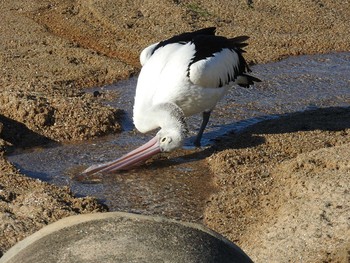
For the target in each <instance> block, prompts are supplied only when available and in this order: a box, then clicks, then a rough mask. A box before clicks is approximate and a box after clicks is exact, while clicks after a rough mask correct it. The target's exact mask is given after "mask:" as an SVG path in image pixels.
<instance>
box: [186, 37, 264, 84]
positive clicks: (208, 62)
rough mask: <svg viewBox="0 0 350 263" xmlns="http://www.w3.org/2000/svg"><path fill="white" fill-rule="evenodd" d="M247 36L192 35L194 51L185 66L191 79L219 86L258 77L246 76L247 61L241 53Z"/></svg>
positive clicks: (251, 81)
mask: <svg viewBox="0 0 350 263" xmlns="http://www.w3.org/2000/svg"><path fill="white" fill-rule="evenodd" d="M248 38H249V37H247V36H239V37H235V38H226V37H222V36H214V35H197V36H195V37H194V38H193V39H192V44H193V45H195V50H196V52H195V54H194V57H193V59H192V61H191V63H190V64H189V66H188V73H187V76H188V77H189V78H190V80H191V81H192V82H193V83H195V84H198V85H201V86H204V87H222V86H225V85H227V84H228V83H230V82H232V81H235V80H236V79H237V78H238V79H237V81H236V83H237V84H238V85H241V86H245V87H246V86H249V85H251V84H253V83H254V82H258V81H260V80H259V79H257V78H255V77H252V76H249V75H247V74H246V73H247V72H250V69H249V67H248V64H247V62H246V61H245V59H244V57H243V55H242V53H244V50H243V47H245V46H247V45H248V44H247V43H245V42H244V41H246V40H247V39H248Z"/></svg>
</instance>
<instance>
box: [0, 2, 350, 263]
mask: <svg viewBox="0 0 350 263" xmlns="http://www.w3.org/2000/svg"><path fill="white" fill-rule="evenodd" d="M7 2H8V3H7ZM7 2H5V1H2V2H1V3H0V12H1V17H2V22H1V27H0V33H1V35H2V38H1V39H0V64H1V66H2V68H1V70H2V74H1V78H0V87H1V88H2V92H1V95H0V102H1V103H0V112H1V115H0V122H1V123H2V125H0V130H1V150H2V151H1V159H0V160H1V171H0V216H1V221H0V222H1V223H0V251H1V252H0V255H1V253H3V252H4V251H6V250H7V249H8V248H9V247H10V246H12V245H13V244H15V243H16V242H17V241H19V240H21V239H22V238H24V237H25V236H27V235H29V234H31V233H32V232H34V231H36V230H38V229H40V228H41V227H42V226H44V225H46V224H48V223H50V222H53V221H56V220H58V219H59V218H62V217H65V216H68V215H72V214H77V213H88V212H98V211H104V210H105V209H106V208H105V207H103V206H101V205H99V204H98V203H97V201H96V200H95V199H94V198H90V197H89V198H76V197H74V196H73V195H72V194H71V193H70V191H69V189H61V188H58V187H56V186H52V185H49V184H47V183H43V182H40V181H38V180H33V179H30V178H28V177H26V176H25V175H23V174H21V173H20V171H17V170H16V169H15V168H14V167H13V166H12V165H11V164H10V163H8V162H7V161H6V152H7V151H11V149H12V148H14V147H31V146H35V145H42V144H44V143H47V142H69V141H74V140H86V139H89V138H93V137H96V136H102V135H104V134H110V133H117V132H119V131H120V125H119V124H118V120H119V116H120V111H118V110H115V109H113V108H111V107H108V106H105V105H103V104H102V103H101V102H102V101H103V100H104V99H105V97H113V96H117V94H110V93H106V94H102V96H98V97H94V96H93V95H92V94H87V93H84V92H82V89H83V88H87V87H93V86H101V85H105V84H109V83H112V82H115V81H117V80H120V79H125V78H127V77H129V76H132V75H134V74H136V73H137V72H138V70H139V67H140V65H139V63H138V54H139V52H140V50H141V49H142V48H143V47H145V46H146V45H148V44H150V43H153V42H155V41H158V40H159V39H161V38H164V37H167V36H170V35H172V34H174V33H178V32H182V31H186V30H191V29H193V28H199V27H204V26H217V27H218V32H219V33H220V34H223V35H229V36H234V35H240V34H246V35H249V36H251V39H250V45H249V46H248V47H247V58H248V60H249V61H250V62H251V63H265V62H268V61H275V60H279V59H281V58H284V57H286V56H291V55H300V54H315V53H328V52H335V51H349V50H350V41H349V40H350V39H349V38H350V32H349V31H350V27H349V20H348V17H350V9H349V7H348V5H347V4H346V3H344V1H333V2H332V3H326V2H322V1H309V2H308V1H307V2H305V1H301V2H295V1H283V3H272V2H271V3H270V2H266V1H264V2H262V1H253V4H252V5H247V2H246V1H239V2H237V3H232V1H220V4H218V2H217V1H211V2H208V1H203V2H202V1H198V2H196V4H189V3H187V2H182V1H174V2H168V1H160V2H159V1H157V6H158V8H159V9H157V10H155V8H154V2H152V1H151V2H145V3H144V2H140V3H139V2H138V1H135V2H133V3H126V2H123V1H121V2H118V3H115V2H112V1H31V3H29V2H26V1H23V0H15V1H7ZM218 6H220V8H218ZM222 6H225V8H222ZM348 120H349V109H339V108H333V109H332V108H331V109H327V110H326V111H323V110H319V111H316V112H307V113H305V114H299V115H298V114H296V115H293V116H291V117H289V118H287V119H281V120H278V121H275V122H274V121H270V122H266V123H262V124H259V125H256V126H254V127H253V128H252V129H251V130H249V131H247V132H245V133H244V134H241V135H240V136H238V137H236V136H234V135H232V136H228V137H227V141H223V142H218V143H217V145H216V148H215V150H216V151H215V152H213V153H211V154H210V156H208V157H207V158H206V159H204V161H203V162H201V164H200V165H203V163H204V164H205V165H207V166H208V168H209V169H210V170H211V172H212V173H213V177H214V183H215V184H216V185H217V187H218V189H219V191H218V192H217V193H216V194H214V195H213V196H212V197H211V198H210V199H209V200H208V203H207V205H206V208H205V214H204V223H205V224H206V225H207V226H209V227H210V228H213V229H214V230H216V231H218V232H219V233H221V234H223V235H225V236H226V237H228V238H229V239H230V240H232V241H235V242H237V243H238V244H239V245H240V246H242V248H243V249H244V250H245V251H246V252H247V253H248V255H250V256H251V257H252V258H253V259H255V260H256V261H257V262H294V261H302V262H322V261H324V262H347V260H349V251H350V246H349V244H350V240H349V237H350V233H349V227H348V224H349V217H350V216H349V211H350V209H349V205H348V204H349V201H350V197H349V191H348V189H347V186H348V185H349V178H350V177H349V161H348V156H349V152H348V149H349V147H348V146H349V143H350V141H349V134H348V133H349V123H348ZM116 123H117V124H116ZM48 165H49V164H48Z"/></svg>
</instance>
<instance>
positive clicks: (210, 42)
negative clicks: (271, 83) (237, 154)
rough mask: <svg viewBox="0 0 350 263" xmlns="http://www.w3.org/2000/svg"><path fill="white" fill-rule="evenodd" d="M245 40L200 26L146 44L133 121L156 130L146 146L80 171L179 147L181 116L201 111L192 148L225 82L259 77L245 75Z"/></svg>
mask: <svg viewBox="0 0 350 263" xmlns="http://www.w3.org/2000/svg"><path fill="white" fill-rule="evenodd" d="M246 39H248V37H245V36H242V37H236V38H232V39H229V38H226V37H220V36H215V28H205V29H201V30H198V31H194V32H189V33H183V34H180V35H177V36H174V37H172V38H170V39H167V40H164V41H161V42H158V43H155V44H152V45H150V46H148V47H146V48H145V49H144V50H143V51H142V52H141V55H140V62H141V65H142V69H141V72H140V75H139V78H138V82H137V87H136V94H135V103H134V109H133V110H134V116H133V120H134V124H135V127H136V129H137V130H139V131H140V132H142V133H146V132H149V131H151V130H154V129H157V128H160V130H159V132H158V133H157V135H156V136H155V138H153V139H152V140H151V141H150V142H148V143H147V144H146V145H144V146H141V147H140V148H138V149H136V150H134V151H133V152H131V153H129V154H127V155H125V156H123V157H121V158H119V159H117V160H115V161H113V162H110V163H107V164H103V165H99V166H93V167H90V168H89V169H87V170H86V171H85V173H88V174H92V173H95V172H111V171H115V170H120V169H127V168H130V167H132V166H133V165H135V164H137V163H139V162H141V161H143V160H145V159H147V158H149V157H150V156H151V155H153V154H155V153H158V152H160V151H163V152H167V151H172V150H174V149H176V148H179V147H181V145H182V143H183V140H184V138H185V136H186V132H187V131H186V124H185V117H188V116H190V115H193V114H197V113H203V123H202V125H201V128H200V131H199V133H198V136H197V138H196V141H195V144H196V145H197V146H198V145H199V144H200V140H201V137H202V134H203V131H204V129H205V126H206V124H207V122H208V120H209V116H210V112H211V111H212V110H213V109H214V107H215V105H216V103H217V102H218V101H219V100H220V99H221V98H222V97H223V96H224V95H225V93H226V92H227V90H228V88H229V87H230V85H231V83H233V82H235V81H236V84H238V85H242V86H248V85H250V84H253V82H255V81H260V80H259V79H257V78H254V77H252V76H250V75H247V74H246V73H247V72H249V71H250V70H249V67H248V65H247V63H246V61H245V60H244V58H243V56H242V53H243V52H244V51H243V50H242V48H243V47H244V46H246V45H247V44H245V43H244V41H245V40H246Z"/></svg>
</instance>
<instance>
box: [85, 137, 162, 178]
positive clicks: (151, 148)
mask: <svg viewBox="0 0 350 263" xmlns="http://www.w3.org/2000/svg"><path fill="white" fill-rule="evenodd" d="M159 152H160V147H159V142H158V138H157V136H156V137H154V138H153V139H151V140H150V141H148V142H147V143H145V144H144V145H142V146H140V147H139V148H137V149H135V150H133V151H131V152H129V153H127V154H125V155H123V156H122V157H120V158H118V159H116V160H114V161H111V162H108V163H104V164H98V165H92V166H90V167H89V168H87V169H86V170H85V171H84V172H83V174H85V175H92V174H95V173H111V172H114V171H117V170H127V169H130V168H131V167H133V166H135V165H136V164H138V163H140V162H143V161H145V160H147V159H149V158H151V157H152V156H153V155H155V154H157V153H159Z"/></svg>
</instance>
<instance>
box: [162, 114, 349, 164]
mask: <svg viewBox="0 0 350 263" xmlns="http://www.w3.org/2000/svg"><path fill="white" fill-rule="evenodd" d="M260 119H262V120H261V121H259V119H252V120H247V123H254V120H255V123H254V124H252V125H248V126H247V127H245V128H243V129H238V130H236V131H235V130H234V129H233V127H235V126H239V125H238V124H239V123H237V122H236V123H231V124H227V125H223V126H222V127H221V128H220V130H221V132H222V134H221V135H219V136H218V137H214V136H215V135H217V134H220V131H219V132H218V131H216V132H212V133H207V134H206V137H209V138H211V142H212V143H211V145H210V146H207V147H204V148H200V149H198V150H196V151H191V152H190V153H187V154H186V152H185V151H183V152H184V153H185V154H183V155H182V156H181V159H182V163H186V162H192V161H193V160H194V159H197V160H198V159H204V158H206V157H209V156H210V155H212V154H213V153H214V152H218V151H223V150H226V149H244V148H251V147H256V146H258V145H261V144H264V143H265V142H266V139H265V137H264V135H265V134H288V133H294V132H298V131H315V130H321V131H342V130H345V129H349V128H350V107H328V108H318V109H312V110H305V111H301V112H294V113H289V114H282V115H271V116H264V117H263V118H260ZM230 129H231V132H228V131H229V130H230ZM232 129H233V131H232ZM225 131H226V133H225ZM171 157H173V156H171ZM173 158H178V157H173ZM168 164H169V161H167V160H165V161H164V162H163V164H162V163H159V165H161V166H162V165H168ZM172 165H173V164H172Z"/></svg>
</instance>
